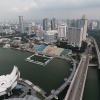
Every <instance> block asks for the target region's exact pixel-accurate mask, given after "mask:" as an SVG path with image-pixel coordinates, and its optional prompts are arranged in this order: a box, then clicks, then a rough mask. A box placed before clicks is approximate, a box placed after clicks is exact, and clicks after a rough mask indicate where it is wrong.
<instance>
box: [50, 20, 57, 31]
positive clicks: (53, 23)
mask: <svg viewBox="0 0 100 100" xmlns="http://www.w3.org/2000/svg"><path fill="white" fill-rule="evenodd" d="M51 30H56V19H55V18H53V19H52V20H51Z"/></svg>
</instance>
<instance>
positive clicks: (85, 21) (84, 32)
mask: <svg viewBox="0 0 100 100" xmlns="http://www.w3.org/2000/svg"><path fill="white" fill-rule="evenodd" d="M81 27H83V35H82V39H83V40H86V35H87V17H86V15H83V16H82V18H81Z"/></svg>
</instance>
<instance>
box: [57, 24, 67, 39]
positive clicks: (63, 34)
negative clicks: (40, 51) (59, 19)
mask: <svg viewBox="0 0 100 100" xmlns="http://www.w3.org/2000/svg"><path fill="white" fill-rule="evenodd" d="M67 31H68V30H67V26H66V25H60V26H58V38H67Z"/></svg>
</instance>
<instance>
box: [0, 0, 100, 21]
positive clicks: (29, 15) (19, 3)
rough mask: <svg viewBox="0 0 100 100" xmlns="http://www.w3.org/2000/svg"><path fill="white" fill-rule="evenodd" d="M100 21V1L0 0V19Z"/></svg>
mask: <svg viewBox="0 0 100 100" xmlns="http://www.w3.org/2000/svg"><path fill="white" fill-rule="evenodd" d="M83 14H86V15H87V17H88V19H100V0H0V19H1V20H5V19H6V20H7V19H18V16H19V15H22V16H24V19H32V20H34V19H43V18H44V17H48V18H52V17H55V18H58V19H61V18H66V19H74V18H75V19H78V18H81V16H82V15H83Z"/></svg>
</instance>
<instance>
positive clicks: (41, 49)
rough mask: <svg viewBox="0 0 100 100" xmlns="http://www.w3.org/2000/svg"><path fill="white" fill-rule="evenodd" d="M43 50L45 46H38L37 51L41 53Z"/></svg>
mask: <svg viewBox="0 0 100 100" xmlns="http://www.w3.org/2000/svg"><path fill="white" fill-rule="evenodd" d="M45 48H46V45H40V47H39V48H38V49H37V50H38V51H40V52H42V51H43V50H44V49H45Z"/></svg>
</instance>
